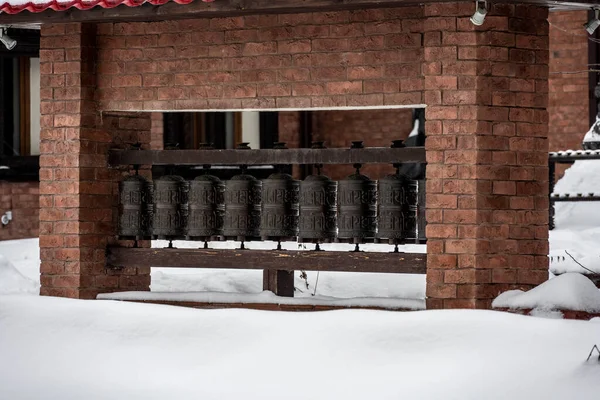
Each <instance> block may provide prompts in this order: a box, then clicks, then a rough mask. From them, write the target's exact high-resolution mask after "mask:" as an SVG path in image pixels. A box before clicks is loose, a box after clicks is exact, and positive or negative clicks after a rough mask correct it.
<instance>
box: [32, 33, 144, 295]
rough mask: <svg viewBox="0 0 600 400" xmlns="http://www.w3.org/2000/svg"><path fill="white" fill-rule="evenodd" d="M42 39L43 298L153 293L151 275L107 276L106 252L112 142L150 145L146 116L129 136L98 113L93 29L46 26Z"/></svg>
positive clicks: (112, 194) (111, 217)
mask: <svg viewBox="0 0 600 400" xmlns="http://www.w3.org/2000/svg"><path fill="white" fill-rule="evenodd" d="M41 36H42V38H41V46H40V59H41V60H40V61H41V87H42V89H41V101H42V103H41V112H42V117H41V134H40V139H41V143H40V152H41V156H40V257H41V267H40V268H41V289H40V293H41V294H42V295H52V296H64V297H73V298H94V297H95V296H96V294H98V293H99V292H105V291H116V290H148V288H149V284H150V276H149V268H145V269H140V270H136V269H132V270H127V269H125V270H121V271H108V270H106V268H105V258H106V256H105V249H106V245H107V244H108V243H109V241H110V240H113V239H112V238H114V235H115V233H116V229H115V228H116V220H117V218H116V217H117V216H116V199H117V197H116V190H117V181H118V179H119V176H120V173H119V172H118V171H114V170H111V169H109V168H108V165H107V152H108V149H109V147H111V146H113V145H114V144H115V143H117V144H119V143H126V142H130V141H138V140H140V139H141V141H142V143H148V142H149V140H150V134H149V131H150V120H149V116H148V124H147V125H148V126H147V128H146V131H147V132H148V134H147V135H145V136H143V135H137V132H134V134H133V135H130V136H126V135H123V134H122V131H121V130H120V129H119V128H121V127H120V126H119V125H118V124H119V123H120V120H119V119H118V118H117V119H116V121H117V122H116V123H117V125H116V126H115V125H114V124H115V122H114V121H115V118H104V119H103V118H102V116H101V115H100V114H99V113H98V112H97V109H96V103H95V101H94V95H95V87H96V83H95V80H96V74H95V64H96V55H97V51H96V27H95V25H92V24H68V25H67V24H60V25H44V26H43V27H42V31H41ZM124 123H126V122H124ZM130 130H131V129H130ZM133 130H134V131H135V129H133Z"/></svg>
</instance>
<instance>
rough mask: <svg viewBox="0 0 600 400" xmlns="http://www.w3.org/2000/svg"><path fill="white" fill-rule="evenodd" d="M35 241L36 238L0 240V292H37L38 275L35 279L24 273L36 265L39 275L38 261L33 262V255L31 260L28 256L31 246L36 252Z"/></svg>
mask: <svg viewBox="0 0 600 400" xmlns="http://www.w3.org/2000/svg"><path fill="white" fill-rule="evenodd" d="M37 243H38V241H37V239H33V240H31V239H28V240H18V241H17V240H11V241H3V242H0V294H12V293H29V294H37V293H39V277H38V278H37V281H36V280H35V279H31V278H30V277H28V276H26V275H25V274H26V272H25V271H27V273H28V272H30V271H31V269H33V268H36V267H37V270H38V272H37V274H38V276H39V262H37V263H36V262H35V261H36V260H35V257H33V262H31V261H32V259H31V256H30V252H31V248H32V247H33V246H35V252H38V250H37ZM34 254H35V253H34ZM38 259H39V258H38ZM15 264H16V265H18V266H19V268H17V267H16V266H15Z"/></svg>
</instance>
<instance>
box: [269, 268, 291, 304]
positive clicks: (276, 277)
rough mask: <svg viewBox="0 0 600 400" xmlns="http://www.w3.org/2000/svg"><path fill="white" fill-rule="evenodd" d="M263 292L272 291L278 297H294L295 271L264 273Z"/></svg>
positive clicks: (270, 271)
mask: <svg viewBox="0 0 600 400" xmlns="http://www.w3.org/2000/svg"><path fill="white" fill-rule="evenodd" d="M263 290H270V291H271V292H273V293H275V294H276V295H277V296H283V297H294V271H281V270H269V269H265V270H264V271H263Z"/></svg>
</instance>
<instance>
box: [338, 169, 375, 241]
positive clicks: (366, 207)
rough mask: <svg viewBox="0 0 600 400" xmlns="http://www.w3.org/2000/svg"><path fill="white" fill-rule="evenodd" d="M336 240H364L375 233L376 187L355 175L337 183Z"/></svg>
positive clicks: (362, 176) (368, 180)
mask: <svg viewBox="0 0 600 400" xmlns="http://www.w3.org/2000/svg"><path fill="white" fill-rule="evenodd" d="M337 204H338V238H340V239H356V240H360V239H364V238H372V237H375V234H376V232H377V185H376V183H375V182H374V181H372V180H371V179H369V178H368V177H367V176H365V175H362V174H360V173H355V174H352V175H350V176H349V177H347V178H346V179H342V180H341V181H339V182H338V201H337Z"/></svg>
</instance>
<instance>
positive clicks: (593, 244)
mask: <svg viewBox="0 0 600 400" xmlns="http://www.w3.org/2000/svg"><path fill="white" fill-rule="evenodd" d="M592 192H595V193H598V192H600V160H598V161H576V162H575V163H574V164H573V165H572V166H571V167H570V168H569V169H567V170H566V172H565V175H564V176H563V178H562V179H560V180H559V181H558V182H557V183H556V186H555V189H554V193H592ZM555 211H556V216H555V221H556V228H555V229H554V230H552V231H550V254H549V255H550V271H551V272H552V273H554V274H560V273H564V272H581V273H588V272H589V271H586V270H585V269H583V268H581V267H580V266H579V265H577V263H576V262H575V261H573V259H572V258H571V257H569V256H568V255H567V253H566V252H569V253H570V254H571V255H572V256H573V258H575V259H576V260H577V261H578V262H579V263H581V264H583V265H584V266H585V267H586V268H588V269H591V270H593V271H597V272H599V273H600V246H598V243H600V202H576V203H575V202H557V203H556V206H555Z"/></svg>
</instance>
